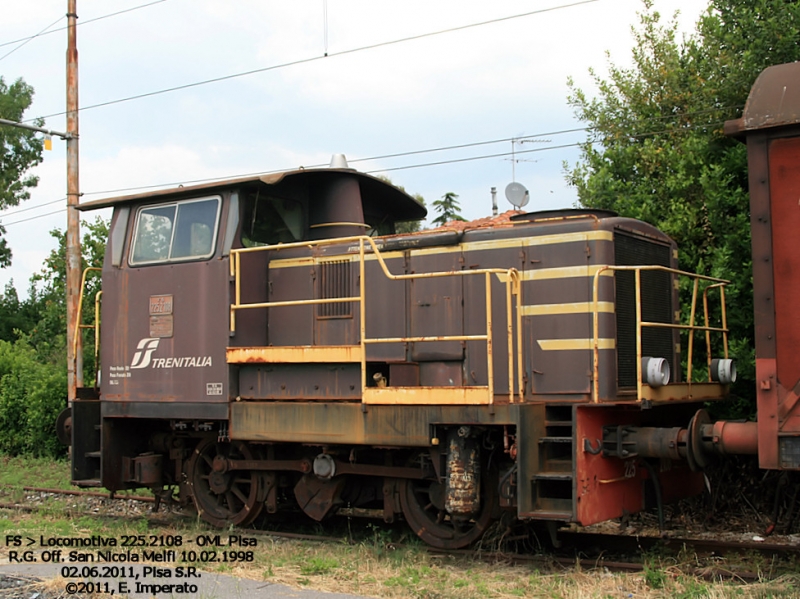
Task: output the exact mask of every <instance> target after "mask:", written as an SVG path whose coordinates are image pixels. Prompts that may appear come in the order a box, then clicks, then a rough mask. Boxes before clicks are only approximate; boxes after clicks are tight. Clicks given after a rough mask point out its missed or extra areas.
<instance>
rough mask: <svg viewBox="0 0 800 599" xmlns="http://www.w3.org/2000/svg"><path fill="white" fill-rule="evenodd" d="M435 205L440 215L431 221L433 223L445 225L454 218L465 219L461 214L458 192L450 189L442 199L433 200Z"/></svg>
mask: <svg viewBox="0 0 800 599" xmlns="http://www.w3.org/2000/svg"><path fill="white" fill-rule="evenodd" d="M433 207H434V209H435V210H436V212H438V213H439V216H437V217H436V218H434V219H433V220H432V221H431V224H434V225H438V226H440V227H441V226H444V225H446V224H447V223H449V222H451V221H454V220H465V219H464V217H463V216H461V214H460V212H461V205H460V204H459V203H458V194H457V193H453V192H452V191H448V192H447V193H446V194H444V195H443V196H442V197H441V199H439V200H436V201H434V202H433Z"/></svg>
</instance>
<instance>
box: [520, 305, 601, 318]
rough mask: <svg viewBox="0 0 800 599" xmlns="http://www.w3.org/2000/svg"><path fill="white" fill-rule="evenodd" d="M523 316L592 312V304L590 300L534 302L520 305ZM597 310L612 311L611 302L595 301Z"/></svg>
mask: <svg viewBox="0 0 800 599" xmlns="http://www.w3.org/2000/svg"><path fill="white" fill-rule="evenodd" d="M521 311H522V315H523V316H551V315H556V314H592V313H593V312H594V304H593V303H592V302H576V303H567V304H536V305H531V306H522V310H521ZM597 311H598V312H610V313H612V314H613V313H614V303H613V302H597Z"/></svg>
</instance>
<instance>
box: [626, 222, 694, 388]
mask: <svg viewBox="0 0 800 599" xmlns="http://www.w3.org/2000/svg"><path fill="white" fill-rule="evenodd" d="M670 252H671V248H670V247H669V246H667V245H663V244H660V243H656V242H653V241H648V240H646V239H641V238H639V237H633V236H631V235H626V234H625V233H621V232H620V231H616V232H615V235H614V254H615V256H616V263H617V266H642V265H651V264H652V265H657V266H667V267H669V266H670ZM615 276H616V312H617V383H618V385H619V386H620V387H635V386H636V275H635V273H633V272H620V271H618V272H617V273H616V275H615ZM672 279H673V276H672V275H671V274H670V273H667V272H659V271H642V287H641V293H642V296H641V297H642V320H644V321H647V322H663V323H672V314H673V312H672V310H673V308H672V295H673V291H672ZM642 355H643V356H653V357H657V358H665V359H666V360H667V362H669V366H670V370H671V371H672V372H673V373H676V372H678V371H677V370H676V369H675V349H674V332H673V330H672V329H661V328H658V329H656V328H652V327H644V328H643V329H642Z"/></svg>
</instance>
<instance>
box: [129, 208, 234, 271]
mask: <svg viewBox="0 0 800 599" xmlns="http://www.w3.org/2000/svg"><path fill="white" fill-rule="evenodd" d="M219 207H220V198H219V197H213V198H201V199H197V200H186V201H182V202H174V203H172V204H161V205H158V206H145V207H143V208H140V209H139V211H138V213H137V216H136V229H135V231H134V237H133V247H132V249H131V256H130V263H131V264H132V265H137V266H138V265H140V264H154V263H159V262H171V261H177V260H201V259H203V258H210V257H211V256H212V255H213V254H214V240H215V239H216V236H217V226H218V222H219Z"/></svg>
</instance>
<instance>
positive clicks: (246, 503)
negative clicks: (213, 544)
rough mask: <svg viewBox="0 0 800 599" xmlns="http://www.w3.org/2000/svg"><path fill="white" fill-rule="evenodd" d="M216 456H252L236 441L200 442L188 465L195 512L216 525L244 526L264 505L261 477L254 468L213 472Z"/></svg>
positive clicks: (263, 481) (229, 457) (248, 458)
mask: <svg viewBox="0 0 800 599" xmlns="http://www.w3.org/2000/svg"><path fill="white" fill-rule="evenodd" d="M217 456H221V457H223V458H228V459H233V460H252V459H256V456H255V455H254V453H253V451H252V450H251V449H250V447H248V446H247V445H246V444H245V443H242V442H240V441H237V442H234V443H218V442H217V441H215V440H213V439H205V440H203V441H201V442H200V444H199V445H198V446H197V448H196V449H195V450H194V453H193V454H192V457H191V459H190V461H189V465H188V466H189V468H188V470H189V482H190V483H191V485H192V495H193V497H194V503H195V505H196V506H197V511H198V512H199V513H200V516H201V517H202V518H203V520H205V521H206V522H208V523H210V524H212V525H214V526H217V527H220V528H223V527H227V526H244V525H247V524H249V523H251V522H252V521H253V520H255V519H256V517H258V515H259V514H260V513H261V510H262V509H263V508H264V499H265V490H266V485H265V482H266V481H265V477H264V475H263V474H262V473H261V472H256V471H246V470H236V471H230V472H218V471H215V470H214V458H216V457H217Z"/></svg>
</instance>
